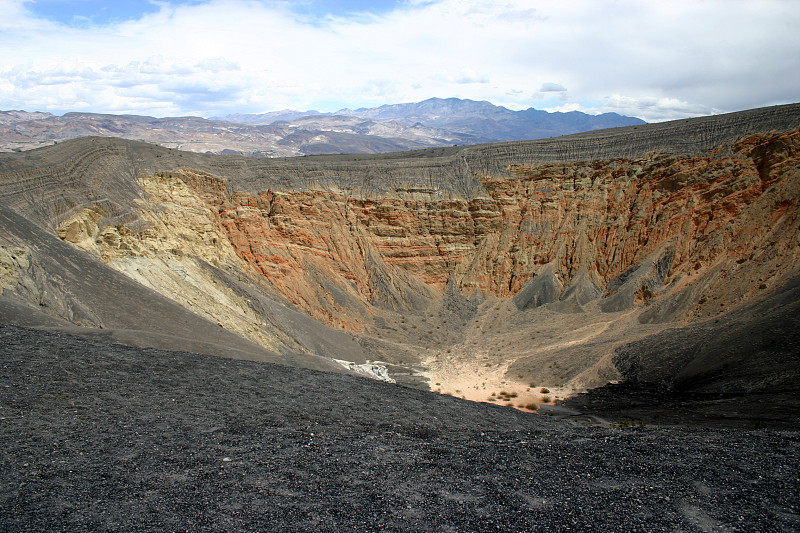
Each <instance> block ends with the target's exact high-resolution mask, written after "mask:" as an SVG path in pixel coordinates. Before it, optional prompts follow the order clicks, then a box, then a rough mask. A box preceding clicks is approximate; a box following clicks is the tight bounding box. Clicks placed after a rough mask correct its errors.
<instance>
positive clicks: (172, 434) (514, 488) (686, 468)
mask: <svg viewBox="0 0 800 533" xmlns="http://www.w3.org/2000/svg"><path fill="white" fill-rule="evenodd" d="M0 345H2V347H3V349H2V351H3V361H2V370H1V371H0V407H1V408H2V410H1V411H0V428H2V431H0V441H1V442H0V465H1V468H0V471H1V472H2V481H3V482H2V484H0V529H2V530H3V531H32V530H39V531H45V530H46V531H153V530H161V531H343V530H350V531H353V530H358V531H408V530H417V531H575V530H579V531H580V530H584V531H585V530H602V531H644V530H647V531H755V530H760V531H796V530H797V529H798V528H800V505H798V502H800V484H798V478H797V472H798V471H800V459H798V455H797V449H798V444H800V435H799V434H798V433H797V432H778V431H766V430H761V431H734V430H710V429H704V430H692V429H680V428H673V429H652V428H627V429H611V428H592V427H586V426H581V425H575V424H571V423H568V422H565V421H562V420H553V419H548V418H547V417H541V416H536V415H530V414H525V413H521V412H518V411H515V410H510V409H504V408H500V407H496V406H490V405H485V404H475V403H471V402H466V401H462V400H459V399H456V398H452V397H449V396H440V395H435V394H431V393H426V392H422V391H417V390H412V389H407V388H404V387H400V386H397V385H391V384H385V383H380V382H375V381H371V380H366V379H359V378H355V377H352V376H346V375H332V374H327V373H320V372H315V371H312V370H304V369H298V368H290V367H284V366H279V365H272V364H269V363H258V362H251V361H235V360H228V359H222V358H216V357H210V356H201V355H195V354H189V353H185V352H166V351H160V350H151V349H135V348H131V347H127V346H122V345H119V344H109V343H106V342H103V341H100V340H87V339H84V338H80V337H74V336H70V335H66V334H63V333H56V332H45V331H38V330H32V329H25V328H19V327H15V326H8V325H5V326H0Z"/></svg>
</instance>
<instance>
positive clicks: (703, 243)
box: [173, 132, 800, 331]
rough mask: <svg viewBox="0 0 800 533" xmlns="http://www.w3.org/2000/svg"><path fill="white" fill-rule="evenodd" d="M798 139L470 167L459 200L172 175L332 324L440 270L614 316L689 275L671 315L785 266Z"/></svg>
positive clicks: (729, 297) (793, 215)
mask: <svg viewBox="0 0 800 533" xmlns="http://www.w3.org/2000/svg"><path fill="white" fill-rule="evenodd" d="M799 146H800V133H797V132H794V133H791V134H785V135H778V136H755V137H749V138H746V139H742V140H740V141H739V142H737V143H735V144H733V145H731V146H724V147H720V148H719V150H718V151H716V152H715V153H711V154H708V155H704V156H668V155H659V154H653V155H652V156H651V157H647V158H644V159H639V160H625V159H616V160H605V161H592V162H575V163H561V164H538V165H537V164H528V165H514V166H510V167H508V169H507V170H508V171H507V172H505V173H500V174H495V175H483V176H477V178H478V179H479V180H480V183H481V184H482V185H483V191H482V192H481V193H479V194H475V195H473V196H472V197H469V198H465V197H458V196H455V195H452V194H446V193H444V192H442V191H440V190H438V189H437V188H435V187H431V188H422V187H417V188H408V189H397V190H395V191H394V192H393V193H392V194H391V195H388V196H387V197H383V198H375V197H364V196H355V195H352V194H346V193H345V192H343V191H341V190H336V189H335V188H331V187H328V188H323V187H319V188H315V189H311V190H309V189H303V190H290V191H262V192H260V193H255V194H253V193H246V192H242V191H236V192H229V191H228V187H227V186H226V182H225V180H222V179H217V178H214V177H212V176H209V175H205V176H203V177H202V179H201V178H200V177H199V176H198V175H197V174H192V173H188V174H187V173H177V174H175V175H174V177H173V179H178V180H182V181H185V182H186V183H187V184H188V185H189V186H190V187H191V188H192V189H193V190H194V191H195V192H196V193H197V195H198V196H200V197H202V198H203V199H204V201H205V202H206V205H207V206H208V207H209V208H210V209H211V210H212V211H213V213H214V217H215V218H216V219H217V220H218V221H219V228H220V232H221V234H222V236H223V238H225V239H227V240H228V241H229V242H230V243H231V245H232V247H233V249H234V250H235V252H236V254H237V255H238V256H239V257H240V258H242V259H243V260H245V261H246V262H247V263H248V264H250V265H252V267H253V268H255V269H256V270H257V271H258V272H259V273H260V274H261V275H262V276H263V277H264V278H265V279H266V280H268V281H269V282H270V283H271V284H272V285H273V286H274V287H275V288H276V289H277V290H278V291H279V292H280V293H281V294H282V295H283V296H284V297H286V298H287V299H288V300H289V301H290V302H292V303H294V304H295V305H297V306H299V307H300V308H302V309H303V310H305V311H306V312H308V313H309V314H310V315H311V316H313V317H315V318H317V319H319V320H322V321H324V322H326V323H327V324H329V325H333V326H336V327H343V328H345V329H348V330H352V331H362V330H363V327H364V317H365V313H366V311H365V310H368V308H369V307H370V305H371V304H375V305H378V306H383V307H390V308H392V309H395V310H413V309H415V308H416V309H421V308H424V306H425V305H426V303H427V302H430V301H431V300H432V299H435V298H438V297H440V296H441V295H442V293H443V291H444V287H445V285H446V284H447V282H448V280H449V279H450V278H453V279H454V281H455V283H456V284H457V286H458V287H460V288H461V290H462V292H464V293H465V294H467V295H470V294H472V293H474V292H476V291H477V292H478V293H480V294H481V295H482V296H484V297H485V296H488V295H493V296H497V297H501V298H508V297H512V296H514V295H516V294H518V293H520V291H521V290H522V289H523V287H524V286H525V285H526V283H528V284H529V286H530V285H532V284H533V283H534V280H535V278H536V277H537V276H544V277H548V278H550V279H549V284H546V285H547V287H550V289H551V290H549V291H545V293H542V294H537V298H538V300H536V302H535V305H541V304H544V303H549V302H551V301H555V300H558V299H561V298H562V296H564V295H566V296H567V297H568V296H570V295H572V294H576V293H581V294H584V295H585V294H587V293H591V292H592V290H593V289H595V292H596V293H597V294H596V296H597V297H598V299H605V300H607V302H612V303H613V305H612V303H607V304H605V305H606V306H607V307H608V306H609V305H610V306H611V307H610V308H609V309H610V310H615V311H617V310H623V309H628V308H632V307H634V306H637V305H643V304H646V303H649V304H651V305H652V304H653V303H655V302H656V301H658V300H664V299H665V298H667V297H668V296H670V295H674V294H677V293H679V292H680V291H682V290H686V289H688V288H690V287H692V286H694V284H696V283H700V284H702V285H703V287H704V289H703V290H702V291H695V292H696V294H694V295H693V298H692V299H693V301H691V302H685V303H684V305H683V309H681V312H679V313H677V315H675V316H670V318H672V319H685V318H688V317H689V316H691V315H692V314H693V315H695V316H706V315H710V314H714V313H717V312H719V311H720V310H724V309H725V308H726V307H730V306H731V305H735V304H736V303H737V302H739V301H741V300H742V299H745V298H747V297H748V296H751V295H752V294H753V293H756V292H758V291H759V290H763V289H764V288H766V287H768V286H769V284H770V282H771V280H772V278H773V277H775V276H776V275H779V274H780V273H782V272H785V271H786V269H787V267H789V268H791V267H792V266H794V265H797V260H798V258H797V239H798V235H800V231H798V230H800V228H799V227H798V220H797V205H796V204H797V199H798V198H800V191H799V190H798V187H799V184H800V176H799V175H798V172H800V171H798V168H800V163H798V147H799ZM637 269H638V271H637ZM642 269H644V270H646V272H645V271H641V270H642ZM637 272H638V273H637ZM634 274H636V275H634ZM634 281H635V282H636V283H637V284H638V285H637V286H631V282H634ZM537 283H540V284H544V283H545V281H543V280H539V281H537ZM543 290H544V288H542V289H541V290H539V292H540V293H541V292H542V291H543ZM626 291H627V292H626ZM617 295H619V296H617ZM615 297H616V300H615V299H614V298H615ZM591 299H592V298H586V297H583V298H582V299H581V301H580V302H579V303H580V304H581V305H584V304H587V303H588V302H589V301H590V300H591ZM528 301H530V298H528ZM354 309H358V310H357V311H355V312H354Z"/></svg>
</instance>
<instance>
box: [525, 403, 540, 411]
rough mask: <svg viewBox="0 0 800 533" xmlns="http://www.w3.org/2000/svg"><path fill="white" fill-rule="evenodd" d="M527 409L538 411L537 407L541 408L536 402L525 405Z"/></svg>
mask: <svg viewBox="0 0 800 533" xmlns="http://www.w3.org/2000/svg"><path fill="white" fill-rule="evenodd" d="M525 409H528V410H530V411H536V410H537V409H539V406H538V405H536V404H535V403H529V404H528V405H526V406H525Z"/></svg>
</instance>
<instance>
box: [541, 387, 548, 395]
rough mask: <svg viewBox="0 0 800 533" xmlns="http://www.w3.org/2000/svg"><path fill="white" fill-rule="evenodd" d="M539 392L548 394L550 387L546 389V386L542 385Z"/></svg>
mask: <svg viewBox="0 0 800 533" xmlns="http://www.w3.org/2000/svg"><path fill="white" fill-rule="evenodd" d="M541 392H542V394H550V389H548V388H547V387H542V390H541Z"/></svg>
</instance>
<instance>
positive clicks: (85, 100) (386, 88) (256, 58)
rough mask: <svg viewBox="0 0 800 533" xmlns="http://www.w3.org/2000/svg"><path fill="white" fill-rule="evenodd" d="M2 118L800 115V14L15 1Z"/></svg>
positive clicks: (694, 3) (6, 31)
mask: <svg viewBox="0 0 800 533" xmlns="http://www.w3.org/2000/svg"><path fill="white" fill-rule="evenodd" d="M0 13H2V17H1V18H0V109H2V110H8V109H24V110H27V111H49V112H52V113H55V114H62V113H64V112H67V111H92V112H106V113H133V114H145V115H153V116H159V117H163V116H178V115H199V116H204V117H211V116H221V115H226V114H229V113H260V112H266V111H273V110H279V109H286V108H289V109H298V110H308V109H316V110H319V111H336V110H338V109H342V108H346V107H349V108H358V107H374V106H378V105H381V104H386V103H400V102H417V101H421V100H424V99H426V98H430V97H434V96H436V97H442V98H445V97H451V96H454V97H458V98H469V99H473V100H488V101H490V102H492V103H494V104H497V105H503V106H506V107H508V108H511V109H526V108H528V107H535V108H537V109H547V110H549V111H553V110H561V111H570V110H580V111H585V112H589V113H600V112H607V111H614V112H618V113H621V114H625V115H631V116H636V117H640V118H643V119H645V120H647V121H660V120H668V119H673V118H683V117H689V116H696V115H704V114H711V113H720V112H728V111H736V110H741V109H748V108H753V107H760V106H765V105H773V104H780V103H791V102H798V101H800V31H798V28H800V0H743V1H738V0H705V1H704V0H690V1H683V0H497V1H484V0H371V1H370V0H343V1H335V0H306V1H303V0H299V1H280V0H181V1H179V0H149V1H148V0H132V1H115V2H111V1H98V0H35V1H33V0H30V1H27V0H0Z"/></svg>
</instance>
